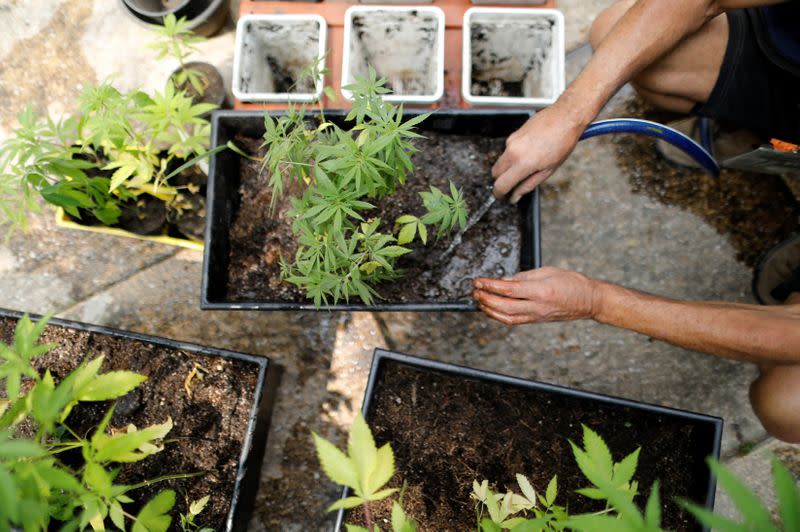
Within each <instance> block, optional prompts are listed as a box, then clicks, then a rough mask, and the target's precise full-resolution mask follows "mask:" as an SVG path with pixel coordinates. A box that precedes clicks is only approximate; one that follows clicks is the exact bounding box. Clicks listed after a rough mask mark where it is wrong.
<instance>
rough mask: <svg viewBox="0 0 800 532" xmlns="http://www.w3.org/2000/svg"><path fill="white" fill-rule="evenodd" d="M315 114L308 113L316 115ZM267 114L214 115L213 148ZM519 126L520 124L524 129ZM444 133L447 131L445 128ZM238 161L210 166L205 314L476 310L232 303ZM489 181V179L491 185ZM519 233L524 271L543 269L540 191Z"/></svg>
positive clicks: (500, 116)
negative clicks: (231, 183)
mask: <svg viewBox="0 0 800 532" xmlns="http://www.w3.org/2000/svg"><path fill="white" fill-rule="evenodd" d="M424 112H427V111H426V110H424V109H423V110H420V109H405V110H404V114H405V116H416V115H419V114H422V113H424ZM347 113H348V111H347V110H341V109H335V110H326V111H325V115H326V116H327V117H335V118H343V117H344V116H346V115H347ZM269 114H270V115H271V116H281V115H284V114H286V111H270V112H269ZM315 114H317V112H316V111H308V112H307V115H308V116H314V115H315ZM263 116H264V112H263V111H214V112H213V113H212V115H211V147H212V148H214V147H216V146H219V145H222V144H225V143H226V142H228V141H229V140H232V137H233V132H232V131H231V130H232V129H233V128H235V127H244V125H245V124H249V125H251V127H252V124H257V127H252V129H253V130H257V131H260V132H261V133H263V128H264V125H263ZM529 116H531V113H530V112H528V111H519V110H437V111H435V113H434V114H433V115H432V116H431V118H429V119H428V120H429V121H430V122H435V121H436V120H441V121H442V122H441V123H444V124H446V123H447V121H451V122H455V121H457V120H459V119H480V118H487V119H488V118H491V119H493V120H497V121H498V123H502V122H504V121H508V120H512V119H521V118H527V117H529ZM520 125H521V124H520ZM442 129H445V127H442ZM226 157H239V156H238V155H235V154H231V153H226V152H222V153H218V154H215V155H213V156H212V157H211V160H210V162H209V167H208V187H207V191H208V192H207V196H206V235H205V246H204V250H203V276H202V283H201V289H200V308H201V309H203V310H348V311H378V312H380V311H409V312H420V311H476V310H477V306H476V305H475V303H474V302H473V301H460V302H455V301H453V302H430V303H428V302H422V303H377V304H374V305H365V304H363V303H339V304H336V305H323V306H322V307H320V308H317V307H315V306H314V304H313V303H312V302H311V301H304V302H302V303H294V302H285V301H231V300H228V299H227V296H226V294H225V287H224V283H225V278H226V276H227V274H226V272H227V268H228V251H229V247H228V233H227V232H228V228H229V225H230V223H231V221H232V214H233V213H232V210H233V205H234V203H235V200H234V199H233V198H231V197H230V196H231V194H229V193H228V192H227V190H226V187H225V183H224V182H223V181H224V179H223V177H222V176H223V171H224V170H223V167H224V166H225V164H224V161H222V159H224V158H226ZM489 177H490V176H487V180H488V179H489ZM519 213H520V216H519V217H520V230H521V232H522V238H523V239H524V243H523V245H522V249H521V253H520V271H523V270H529V269H533V268H540V267H541V266H542V251H541V214H540V213H541V200H540V194H539V189H538V188H536V189H534V190H533V192H532V193H530V194H528V195H526V196H525V197H523V198H522V200H521V201H520V202H519Z"/></svg>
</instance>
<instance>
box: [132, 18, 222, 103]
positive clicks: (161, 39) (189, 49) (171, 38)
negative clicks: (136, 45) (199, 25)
mask: <svg viewBox="0 0 800 532" xmlns="http://www.w3.org/2000/svg"><path fill="white" fill-rule="evenodd" d="M155 32H156V35H157V38H156V40H155V41H153V42H152V43H150V44H148V45H147V47H148V48H151V49H153V50H155V51H156V59H159V60H160V59H164V58H165V57H167V56H169V57H171V58H173V59H174V60H175V61H177V62H178V64H179V65H180V68H179V69H178V71H177V72H176V73H175V75H174V76H173V79H172V81H173V82H174V83H175V86H176V87H178V88H184V87H186V85H187V83H188V85H189V86H191V87H192V89H194V92H195V94H197V95H199V96H202V95H203V94H204V93H205V90H206V88H207V85H208V81H207V80H204V79H203V74H202V73H201V72H199V71H197V70H194V69H192V68H188V67H187V66H186V59H187V58H188V57H189V56H190V55H192V54H193V53H195V52H197V46H196V45H198V44H200V43H202V42H205V41H206V40H207V39H206V38H205V37H202V36H200V35H195V34H194V33H193V32H192V30H191V29H190V28H189V21H188V20H187V19H186V17H181V18H175V14H174V13H170V14H168V15H167V16H165V17H164V24H163V25H162V26H158V27H156V28H155Z"/></svg>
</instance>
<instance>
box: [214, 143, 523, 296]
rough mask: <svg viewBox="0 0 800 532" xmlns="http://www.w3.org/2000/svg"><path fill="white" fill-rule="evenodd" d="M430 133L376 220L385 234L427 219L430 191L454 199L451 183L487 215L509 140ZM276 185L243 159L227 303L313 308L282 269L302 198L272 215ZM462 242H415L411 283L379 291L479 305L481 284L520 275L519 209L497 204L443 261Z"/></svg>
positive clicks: (408, 272) (407, 279)
mask: <svg viewBox="0 0 800 532" xmlns="http://www.w3.org/2000/svg"><path fill="white" fill-rule="evenodd" d="M423 134H424V135H425V136H426V138H425V139H421V140H420V142H418V143H417V148H418V150H419V151H418V152H417V153H416V154H414V156H413V157H412V160H413V161H414V164H415V165H416V170H415V172H414V174H413V175H410V176H409V177H408V181H407V183H406V184H405V185H403V186H401V187H399V189H398V191H397V193H395V194H394V195H392V196H390V197H387V198H384V199H383V200H381V201H379V202H377V204H376V207H377V208H376V209H375V210H374V211H372V212H371V213H370V215H371V216H373V217H380V218H381V220H382V230H383V231H384V232H388V231H391V229H392V227H391V226H392V224H393V223H394V220H396V219H397V218H398V217H399V216H400V215H402V214H413V215H418V216H419V215H422V214H423V213H424V207H423V206H422V200H421V198H420V197H419V192H421V191H426V190H428V189H429V186H430V185H433V186H437V187H439V188H440V189H441V190H442V191H445V192H448V191H449V188H448V180H452V181H453V182H454V183H455V184H456V185H457V186H458V187H459V188H461V189H462V190H463V192H464V197H465V200H466V202H467V207H468V209H469V211H470V212H472V211H474V210H476V209H478V208H480V206H481V205H482V204H483V203H484V202H485V201H486V200H487V199H488V198H489V195H490V194H491V193H492V192H491V191H492V182H493V180H492V177H491V168H492V165H493V164H494V162H495V160H497V158H498V157H499V156H500V154H501V153H502V151H503V149H504V142H505V139H503V138H488V137H484V136H464V135H452V134H442V133H438V132H433V131H424V132H423ZM234 142H236V144H237V145H238V146H240V147H245V149H248V150H249V151H250V152H251V153H256V152H257V151H258V146H259V145H260V144H261V140H260V139H253V138H246V137H241V136H239V137H236V138H235V139H234ZM268 181H269V176H268V175H266V172H265V173H263V174H262V173H261V172H260V169H259V163H258V162H252V161H247V160H244V159H243V160H242V162H241V165H240V181H239V183H240V186H239V194H240V201H239V205H238V209H237V210H236V211H235V213H234V215H233V220H232V223H231V226H230V228H229V239H230V255H229V267H228V279H227V299H228V300H231V301H285V302H305V301H307V299H306V297H305V294H304V292H303V291H302V290H301V289H299V288H298V287H296V286H294V285H291V284H289V283H282V282H281V281H280V265H279V260H280V257H281V256H283V257H286V258H287V259H291V258H293V257H294V254H295V251H296V244H295V240H296V238H295V237H294V235H293V234H292V231H291V220H290V219H289V218H288V217H287V212H288V210H289V208H290V204H289V201H288V197H289V194H292V193H299V191H298V190H295V191H292V190H289V191H288V194H285V195H284V196H283V198H281V200H280V201H279V202H278V204H277V206H276V208H275V211H274V212H270V208H269V206H270V202H271V200H272V194H271V190H270V187H269V186H268ZM373 203H374V202H373ZM454 235H455V233H453V234H450V235H448V236H446V237H443V238H441V239H439V240H438V241H437V240H436V237H435V232H434V231H433V230H432V228H431V230H429V239H428V245H427V246H424V245H422V243H421V242H419V241H418V240H415V241H414V243H412V244H410V245H409V247H410V248H411V249H412V252H411V253H408V254H407V255H404V256H403V257H401V258H400V260H399V261H398V267H399V268H401V269H402V270H403V272H404V275H403V277H402V278H401V279H399V280H396V281H388V282H384V283H382V284H381V285H379V286H377V290H378V293H379V294H381V296H382V297H383V298H384V299H385V300H386V301H390V302H393V303H394V302H397V303H421V302H440V301H448V302H452V301H471V298H470V293H471V290H472V289H471V279H472V278H473V277H477V276H494V277H502V276H504V275H512V274H514V273H516V272H517V271H518V270H519V261H520V245H521V242H520V240H521V237H520V229H519V212H518V209H517V207H515V206H511V205H509V204H507V203H502V202H497V203H496V204H495V205H493V206H492V208H491V209H490V210H489V212H487V213H486V215H485V216H484V217H483V219H482V220H481V221H480V222H479V223H478V224H476V225H475V226H474V227H473V228H471V229H470V230H469V231H468V232H467V233H465V234H464V237H463V240H462V243H461V244H460V245H459V246H458V247H457V248H456V250H455V251H454V252H453V253H452V254H451V255H449V256H448V257H447V258H446V259H445V260H441V256H442V254H443V253H444V251H445V250H447V248H448V246H449V245H450V240H451V238H452V237H453V236H454ZM356 302H357V300H356Z"/></svg>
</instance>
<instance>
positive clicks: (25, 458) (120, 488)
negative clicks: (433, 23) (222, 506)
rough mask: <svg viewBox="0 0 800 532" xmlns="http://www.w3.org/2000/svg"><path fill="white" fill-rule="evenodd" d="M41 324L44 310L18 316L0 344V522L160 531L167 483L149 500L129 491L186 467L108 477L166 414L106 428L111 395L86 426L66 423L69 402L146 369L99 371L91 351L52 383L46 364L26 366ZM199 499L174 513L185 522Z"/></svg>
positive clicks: (143, 452)
mask: <svg viewBox="0 0 800 532" xmlns="http://www.w3.org/2000/svg"><path fill="white" fill-rule="evenodd" d="M46 324H47V318H43V319H41V320H39V321H38V322H37V323H33V322H32V321H31V320H30V319H29V318H28V317H27V316H23V317H22V318H21V319H20V320H19V322H18V324H17V327H16V331H15V336H14V340H13V343H11V344H10V345H6V344H3V343H0V390H3V394H2V395H0V530H14V529H17V530H19V529H24V530H49V529H51V527H56V526H58V527H59V528H60V529H61V530H84V529H88V528H92V529H93V530H105V529H106V528H110V527H112V526H113V527H115V528H117V529H119V530H127V529H130V530H132V531H134V532H145V531H150V532H159V531H166V530H167V529H168V528H169V526H170V523H171V522H172V517H171V516H170V515H169V512H170V510H171V509H172V507H173V505H174V504H175V492H174V491H173V490H168V489H167V490H162V491H160V492H158V493H157V494H156V495H155V496H154V497H153V498H151V499H150V500H149V501H142V500H139V501H135V497H136V492H137V490H138V489H139V488H142V487H144V486H148V485H152V484H154V483H157V482H160V481H163V480H167V479H177V478H187V477H191V476H195V474H192V473H189V474H183V473H176V474H170V473H168V472H165V474H164V475H163V476H161V477H159V478H155V479H150V480H146V481H144V482H141V483H139V484H134V485H126V484H122V483H118V482H117V477H118V474H119V473H120V468H121V466H122V465H123V464H129V463H133V462H139V461H142V460H146V459H147V457H148V456H150V455H152V454H154V453H158V452H160V451H161V450H162V449H163V448H164V444H165V443H166V442H165V438H166V437H167V435H168V433H169V432H170V430H171V428H172V420H171V419H169V418H167V419H166V420H164V421H163V422H161V423H157V424H154V425H151V426H148V427H143V428H137V427H135V426H133V425H128V426H127V427H125V428H122V429H120V428H117V429H116V430H112V429H111V428H110V426H109V425H110V421H111V417H112V414H113V413H114V409H115V405H114V404H112V405H111V406H110V407H108V408H107V410H106V414H105V416H103V418H102V421H101V422H100V423H99V425H97V426H96V427H94V428H93V429H92V430H91V431H90V432H89V433H88V434H79V433H78V432H76V431H75V430H73V427H71V426H70V425H71V421H70V420H71V419H72V418H70V413H71V412H72V411H73V409H74V408H76V407H78V406H79V405H80V404H81V403H97V402H103V401H109V400H113V399H117V398H120V397H122V396H124V395H126V394H127V393H128V392H130V391H132V390H134V389H135V388H136V387H137V386H139V385H140V384H141V383H142V382H143V381H144V380H145V379H146V377H144V376H142V375H138V374H136V373H133V372H130V371H110V372H107V373H101V372H100V368H101V365H102V362H103V356H98V357H96V358H94V359H92V360H90V361H88V362H85V363H83V364H81V365H80V366H79V367H78V368H77V369H75V370H74V371H72V372H71V373H70V374H69V375H67V376H66V377H65V378H63V379H62V380H61V381H60V382H58V383H56V382H54V379H53V376H52V375H51V374H50V372H49V371H47V370H46V371H44V373H42V372H40V371H39V370H37V369H36V368H35V367H34V361H35V359H36V358H38V357H40V356H42V355H44V354H45V353H47V352H48V351H49V350H50V349H52V347H53V346H51V345H48V344H43V343H40V342H39V338H40V336H41V335H42V333H43V331H44V329H45V326H46ZM199 502H202V501H198V504H195V505H193V506H192V508H191V509H190V515H188V516H181V520H182V521H185V520H187V519H189V520H191V523H192V524H194V518H195V517H196V513H199V512H200V511H201V510H202V506H201V505H200V504H199ZM195 511H196V513H194V512H195ZM196 528H197V527H195V529H196Z"/></svg>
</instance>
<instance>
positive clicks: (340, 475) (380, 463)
mask: <svg viewBox="0 0 800 532" xmlns="http://www.w3.org/2000/svg"><path fill="white" fill-rule="evenodd" d="M312 435H313V438H314V445H315V447H316V449H317V456H318V457H319V462H320V465H321V466H322V470H323V471H324V472H325V474H326V475H327V476H328V478H329V479H331V480H332V481H334V482H336V483H337V484H340V485H342V486H347V487H349V488H350V489H352V490H353V495H351V496H350V497H347V498H345V499H341V500H338V501H336V502H335V503H333V504H331V505H330V506H329V507H328V511H329V512H332V511H335V510H339V509H340V508H343V509H350V508H355V507H357V506H361V507H362V509H363V512H364V522H365V524H366V528H364V527H361V526H356V525H349V524H348V525H346V527H347V532H380V528H379V527H378V525H377V524H376V523H374V521H373V518H372V512H371V509H370V503H371V502H375V501H380V500H383V499H385V498H387V497H389V496H391V495H393V494H394V493H396V492H397V488H386V487H384V486H386V484H387V483H388V482H389V480H391V478H392V476H393V475H394V453H393V452H392V447H391V446H390V445H389V444H388V443H387V444H385V445H383V446H382V447H380V448H378V447H377V446H376V445H375V439H374V438H373V437H372V431H370V429H369V426H368V425H367V422H366V421H365V420H364V417H363V416H362V415H361V413H360V412H359V414H358V415H357V416H356V418H355V420H353V426H352V428H351V429H350V438H349V440H348V443H347V454H345V453H343V452H342V451H340V450H339V449H337V448H336V446H335V445H333V444H332V443H331V442H329V441H328V440H326V439H324V438H322V437H321V436H319V435H318V434H317V433H316V432H315V433H313V434H312ZM391 524H392V531H393V532H415V531H416V530H417V525H416V523H414V521H412V520H411V519H409V518H408V517H407V516H406V515H405V513H404V512H403V508H402V506H401V505H400V503H399V502H398V501H393V502H392V523H391Z"/></svg>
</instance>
